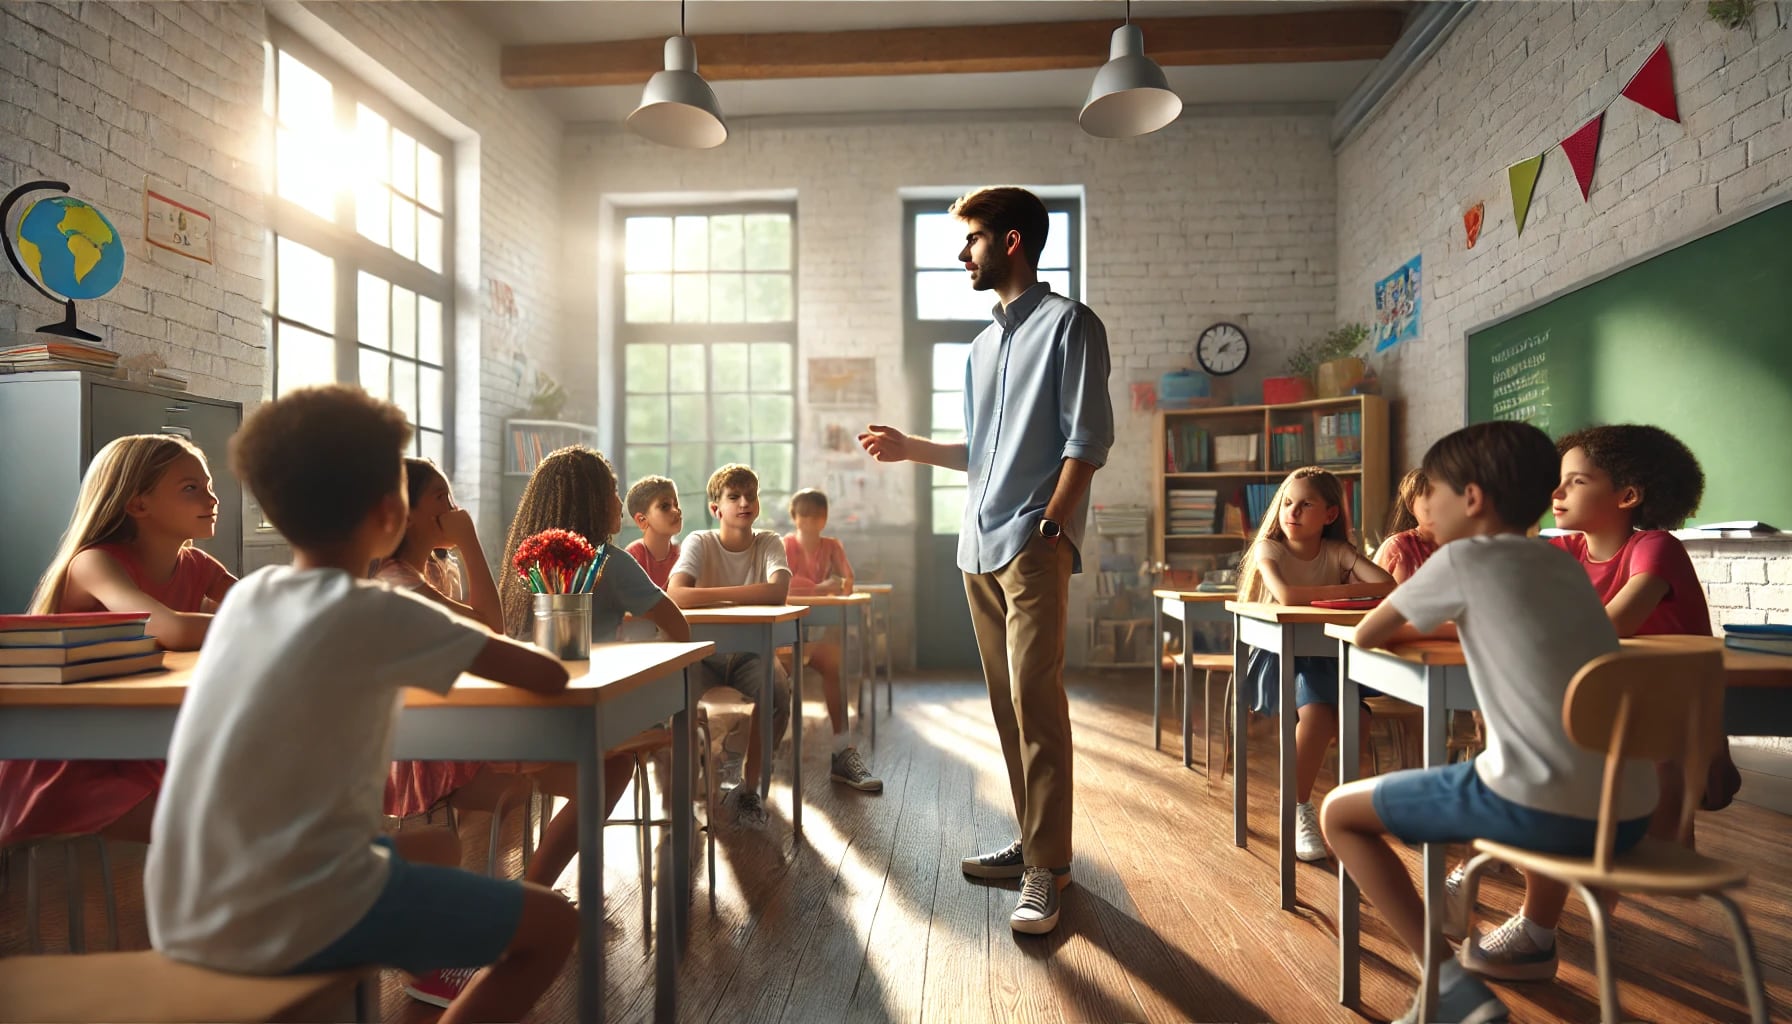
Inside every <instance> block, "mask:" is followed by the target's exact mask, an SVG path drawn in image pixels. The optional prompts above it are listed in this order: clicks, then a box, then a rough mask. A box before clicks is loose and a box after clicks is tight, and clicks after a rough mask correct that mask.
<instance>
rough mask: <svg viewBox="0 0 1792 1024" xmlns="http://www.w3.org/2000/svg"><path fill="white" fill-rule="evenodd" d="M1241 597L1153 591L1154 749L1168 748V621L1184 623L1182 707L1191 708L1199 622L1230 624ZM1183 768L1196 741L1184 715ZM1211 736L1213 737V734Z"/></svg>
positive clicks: (1152, 684) (1231, 594) (1192, 755)
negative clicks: (1233, 603) (1230, 605)
mask: <svg viewBox="0 0 1792 1024" xmlns="http://www.w3.org/2000/svg"><path fill="white" fill-rule="evenodd" d="M1237 596H1238V595H1237V594H1233V593H1225V594H1203V593H1201V592H1199V591H1195V590H1153V591H1152V592H1151V597H1152V607H1151V749H1152V750H1162V749H1163V746H1164V742H1163V740H1164V731H1163V692H1164V659H1163V655H1162V654H1161V653H1160V652H1161V651H1162V649H1163V642H1164V620H1165V619H1167V618H1168V619H1175V620H1177V621H1178V622H1180V623H1182V679H1183V692H1182V706H1183V708H1184V709H1186V708H1187V707H1188V698H1189V690H1190V686H1191V684H1190V683H1189V682H1188V680H1189V678H1190V676H1192V675H1193V671H1192V670H1191V668H1190V667H1189V655H1191V654H1192V653H1194V652H1193V651H1192V650H1190V648H1192V647H1193V646H1194V643H1193V638H1194V629H1193V628H1192V626H1191V624H1192V623H1195V622H1203V621H1205V622H1224V621H1226V602H1227V601H1229V600H1231V599H1233V598H1235V597H1237ZM1182 725H1183V729H1182V766H1183V767H1184V768H1187V767H1189V765H1190V764H1191V763H1192V762H1193V760H1194V754H1193V747H1194V738H1193V737H1191V736H1190V735H1189V730H1188V713H1187V711H1186V710H1184V712H1183V715H1182ZM1208 735H1212V733H1211V732H1209V733H1208ZM1202 769H1203V770H1204V771H1208V772H1211V771H1212V766H1211V765H1203V766H1202Z"/></svg>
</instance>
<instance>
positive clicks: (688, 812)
mask: <svg viewBox="0 0 1792 1024" xmlns="http://www.w3.org/2000/svg"><path fill="white" fill-rule="evenodd" d="M692 674H693V673H692V672H691V670H690V669H688V668H687V669H685V670H684V672H683V673H682V675H683V677H684V707H683V708H682V709H681V710H680V711H679V712H678V714H676V715H673V716H672V815H671V817H672V876H673V881H674V883H675V884H674V885H673V887H672V899H673V901H674V903H675V906H674V907H673V908H672V910H673V913H672V916H671V918H670V919H671V920H672V921H673V922H675V924H676V927H677V929H678V930H677V931H676V932H675V933H674V937H673V942H674V947H675V948H676V949H678V950H679V951H681V952H682V950H683V949H684V944H685V941H686V940H687V939H688V938H689V937H690V934H691V877H692V875H693V874H694V873H695V869H694V868H693V867H692V866H691V840H692V838H693V836H694V833H693V832H692V819H693V818H694V817H695V816H696V813H697V805H696V800H695V798H694V797H693V795H692V793H691V788H692V785H693V781H692V771H691V768H692V765H693V763H694V762H695V761H696V757H695V754H696V743H695V730H696V727H697V725H696V720H697V716H696V714H694V711H695V709H696V706H697V695H696V693H694V692H693V680H692V678H691V677H692ZM666 920H668V918H667V916H666V913H665V911H664V908H662V909H661V912H660V921H661V922H664V921H666ZM676 963H677V962H676V961H674V966H676Z"/></svg>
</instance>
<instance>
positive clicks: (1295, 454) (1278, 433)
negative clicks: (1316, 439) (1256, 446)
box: [1269, 423, 1312, 469]
mask: <svg viewBox="0 0 1792 1024" xmlns="http://www.w3.org/2000/svg"><path fill="white" fill-rule="evenodd" d="M1269 444H1270V453H1269V457H1270V463H1271V465H1273V466H1274V467H1275V468H1276V469H1295V468H1297V467H1300V466H1304V465H1306V464H1307V463H1309V462H1311V461H1312V460H1311V459H1310V458H1308V457H1307V428H1306V427H1305V426H1303V425H1301V424H1299V423H1292V424H1289V425H1287V426H1282V427H1275V428H1273V429H1271V430H1270V432H1269Z"/></svg>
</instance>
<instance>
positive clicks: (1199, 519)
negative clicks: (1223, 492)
mask: <svg viewBox="0 0 1792 1024" xmlns="http://www.w3.org/2000/svg"><path fill="white" fill-rule="evenodd" d="M1219 496H1220V492H1219V491H1216V490H1212V489H1205V488H1203V489H1196V490H1187V491H1181V490H1179V491H1171V492H1169V494H1168V505H1169V507H1168V509H1167V510H1166V511H1167V515H1166V516H1165V523H1166V525H1165V530H1164V532H1165V534H1166V535H1168V536H1171V537H1199V536H1206V535H1209V534H1212V533H1213V532H1214V514H1215V512H1216V511H1217V509H1218V507H1219Z"/></svg>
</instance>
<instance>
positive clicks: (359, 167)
mask: <svg viewBox="0 0 1792 1024" xmlns="http://www.w3.org/2000/svg"><path fill="white" fill-rule="evenodd" d="M386 129H387V124H386V119H385V118H383V117H381V116H380V115H379V114H377V113H375V112H374V111H372V110H370V109H368V107H367V105H366V104H364V103H357V104H355V156H354V161H355V170H356V171H357V172H358V173H359V174H360V175H361V178H362V180H363V181H367V182H374V183H376V184H384V183H385V181H386V178H387V173H386V172H387V171H388V170H389V169H390V168H391V166H392V164H391V161H389V160H387V159H386V157H387V149H386Z"/></svg>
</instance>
